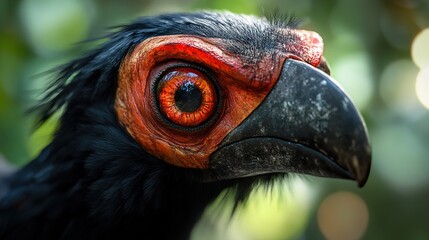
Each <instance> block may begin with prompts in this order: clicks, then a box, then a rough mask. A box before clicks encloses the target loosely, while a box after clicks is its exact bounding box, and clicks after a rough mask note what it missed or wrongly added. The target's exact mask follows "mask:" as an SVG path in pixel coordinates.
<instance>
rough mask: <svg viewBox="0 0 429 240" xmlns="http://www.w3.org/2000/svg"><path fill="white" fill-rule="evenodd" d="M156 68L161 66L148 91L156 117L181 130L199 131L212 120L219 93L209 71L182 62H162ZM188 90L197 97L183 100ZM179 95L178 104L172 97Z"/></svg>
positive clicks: (215, 111)
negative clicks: (180, 100) (182, 102)
mask: <svg viewBox="0 0 429 240" xmlns="http://www.w3.org/2000/svg"><path fill="white" fill-rule="evenodd" d="M158 69H161V70H159V71H158V73H157V74H155V77H154V78H153V79H154V80H153V81H152V84H151V92H152V105H153V108H154V109H155V113H156V116H157V117H158V119H159V120H161V121H162V122H163V123H164V124H166V125H167V126H169V127H171V128H174V129H176V130H180V131H185V132H196V131H201V130H202V129H206V128H207V127H208V126H209V125H211V124H212V123H213V122H214V121H216V119H217V117H218V115H219V113H220V110H221V108H222V107H221V105H222V104H221V103H222V96H221V95H220V94H219V87H218V85H217V82H216V81H214V79H215V78H214V74H213V73H212V72H211V71H209V70H207V69H205V68H203V67H201V66H199V65H196V64H191V63H184V62H173V63H171V62H170V63H166V64H164V65H162V66H161V67H159V68H158ZM186 74H188V75H186ZM185 75H186V76H185ZM163 90H164V91H163ZM178 92H179V94H178ZM189 94H190V95H192V96H193V97H194V98H195V96H197V98H198V95H199V96H200V101H195V100H191V103H189V101H188V102H187V100H186V99H188V100H189V96H188V95H189ZM181 95H182V96H181ZM183 96H184V98H185V101H184V102H185V103H184V104H182V105H180V104H178V103H177V102H176V101H177V100H178V98H179V99H180V98H181V97H182V98H183ZM178 105H180V106H178Z"/></svg>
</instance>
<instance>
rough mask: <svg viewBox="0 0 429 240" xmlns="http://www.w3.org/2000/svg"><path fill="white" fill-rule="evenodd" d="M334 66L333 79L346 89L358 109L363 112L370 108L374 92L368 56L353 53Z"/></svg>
mask: <svg viewBox="0 0 429 240" xmlns="http://www.w3.org/2000/svg"><path fill="white" fill-rule="evenodd" d="M332 65H333V66H332V69H333V70H332V76H333V78H334V79H336V80H337V81H338V82H339V83H340V85H341V86H342V87H343V88H344V89H345V91H346V93H347V94H349V96H350V98H351V99H352V100H353V103H354V104H355V105H356V106H357V108H358V109H360V110H362V109H363V108H365V107H366V106H368V103H369V102H370V100H371V98H372V95H373V92H374V86H373V82H372V77H371V73H370V67H369V58H368V56H367V55H366V54H364V53H353V54H349V55H346V56H344V57H341V58H340V59H339V60H338V61H337V62H335V63H334V64H332ZM351 73H353V74H351Z"/></svg>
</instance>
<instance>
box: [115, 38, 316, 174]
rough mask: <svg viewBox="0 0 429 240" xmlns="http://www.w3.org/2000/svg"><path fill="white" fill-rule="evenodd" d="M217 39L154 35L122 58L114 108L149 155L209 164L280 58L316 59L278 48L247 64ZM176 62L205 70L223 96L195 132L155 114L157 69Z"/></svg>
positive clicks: (267, 86) (257, 99) (271, 81)
mask: <svg viewBox="0 0 429 240" xmlns="http://www.w3.org/2000/svg"><path fill="white" fill-rule="evenodd" d="M303 39H304V40H305V38H303ZM222 43H223V42H222V39H214V38H203V37H195V36H187V35H175V36H171V35H170V36H160V37H153V38H149V39H147V40H145V41H143V42H142V43H140V44H139V45H138V46H136V48H135V49H134V50H133V51H132V52H131V53H130V54H129V55H127V56H126V57H125V59H124V60H123V62H122V64H121V67H120V69H119V75H118V76H119V77H118V78H119V79H118V90H117V93H116V101H115V109H116V112H117V115H118V118H119V121H120V122H121V123H122V124H123V126H124V127H125V128H126V129H127V131H128V132H129V134H130V135H131V136H132V137H133V138H134V139H135V140H136V141H137V142H138V143H139V144H140V145H141V147H142V148H144V149H145V150H146V151H147V152H149V153H150V154H152V155H153V156H155V157H157V158H159V159H161V160H164V161H165V162H167V163H170V164H172V165H175V166H180V167H185V168H200V169H205V168H208V166H209V157H210V155H211V154H212V153H213V152H214V151H216V150H217V147H218V145H219V144H220V142H222V140H223V139H224V138H225V136H226V135H227V134H228V133H229V132H231V131H232V130H233V129H234V128H236V127H237V126H238V125H239V124H240V123H241V122H242V121H243V120H244V119H245V118H246V117H247V116H248V115H249V114H250V113H251V112H252V111H253V110H254V109H255V108H256V107H257V106H258V105H259V104H260V103H261V102H262V101H263V100H264V98H265V97H266V95H267V94H268V93H269V91H270V90H271V89H272V87H273V86H274V85H275V83H276V81H277V79H278V77H279V75H280V72H281V67H282V64H283V62H284V60H285V59H287V58H295V59H304V58H305V59H307V58H308V59H309V60H311V61H312V62H311V64H312V65H313V64H316V62H317V61H316V60H312V58H311V57H308V56H304V57H302V56H296V55H295V54H290V52H287V51H285V52H283V51H281V53H279V54H278V55H275V56H272V55H266V56H264V57H262V58H261V59H259V60H258V61H254V62H253V63H247V62H245V61H244V60H243V59H241V58H240V57H238V56H235V55H233V54H232V53H229V52H228V51H226V50H225V49H222V48H221V47H219V46H223V44H222ZM320 57H321V55H320V56H319V61H320ZM177 62H185V63H192V64H196V65H198V66H202V67H203V68H206V69H210V71H211V72H213V78H214V80H215V81H216V84H217V86H218V87H219V93H220V95H221V96H219V97H220V98H221V99H222V101H221V102H220V103H219V104H221V110H220V113H219V114H218V116H217V117H216V118H217V119H215V120H214V121H213V123H212V124H209V125H208V126H205V127H203V128H201V129H198V130H196V131H186V130H181V129H177V128H174V127H171V125H169V124H166V123H165V122H164V121H162V120H161V119H160V117H159V114H157V110H156V106H155V103H154V99H155V96H153V95H154V93H153V91H152V90H151V89H152V84H154V82H155V81H156V78H157V74H158V73H159V72H160V71H162V69H165V68H166V67H168V66H170V65H174V64H175V63H177ZM313 66H314V65H313Z"/></svg>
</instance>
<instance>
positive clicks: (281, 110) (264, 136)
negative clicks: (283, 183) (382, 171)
mask: <svg viewBox="0 0 429 240" xmlns="http://www.w3.org/2000/svg"><path fill="white" fill-rule="evenodd" d="M370 165H371V147H370V145H369V139H368V133H367V130H366V127H365V123H364V122H363V120H362V117H361V116H360V114H359V112H358V111H357V110H356V108H355V107H354V105H353V104H352V102H351V101H350V98H349V97H348V96H347V95H346V94H345V93H344V92H343V91H342V89H341V87H339V86H338V84H337V83H336V82H335V80H333V79H332V78H331V77H330V76H328V75H327V74H326V73H324V72H322V71H321V70H319V69H316V68H314V67H312V66H310V65H308V64H306V63H304V62H300V61H296V60H291V59H289V60H287V61H286V62H285V63H284V66H283V69H282V73H281V75H280V77H279V79H278V82H277V84H276V85H275V86H274V88H273V89H272V91H271V92H270V93H269V94H268V96H267V97H266V98H265V99H264V101H263V102H262V103H261V104H260V105H259V106H258V108H257V109H256V110H255V111H254V112H252V113H251V114H250V115H249V116H248V117H247V118H246V119H245V120H244V121H243V122H242V123H241V124H240V125H239V126H238V127H237V128H236V129H234V130H233V131H232V132H231V133H229V134H228V135H227V136H226V137H225V139H224V140H223V141H222V143H221V144H220V146H219V148H218V150H217V151H216V152H214V153H213V154H212V155H211V158H210V168H211V169H212V170H213V171H214V172H215V174H216V176H217V178H218V179H233V178H240V177H247V176H255V175H262V174H268V173H278V172H285V173H302V174H310V175H315V176H322V177H335V178H345V179H354V180H356V181H357V183H358V185H359V186H363V185H364V184H365V182H366V180H367V178H368V175H369V170H370Z"/></svg>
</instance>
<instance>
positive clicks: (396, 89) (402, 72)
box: [380, 59, 419, 114]
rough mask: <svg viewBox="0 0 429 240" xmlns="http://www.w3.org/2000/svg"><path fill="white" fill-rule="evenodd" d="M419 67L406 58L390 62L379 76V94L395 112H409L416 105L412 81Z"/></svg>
mask: <svg viewBox="0 0 429 240" xmlns="http://www.w3.org/2000/svg"><path fill="white" fill-rule="evenodd" d="M418 72H419V69H418V68H417V67H416V66H415V65H414V63H413V62H411V61H410V60H408V59H404V60H398V61H395V62H392V63H390V64H389V65H388V66H387V67H386V68H385V69H384V71H383V73H382V75H381V78H380V95H381V98H382V99H383V100H384V102H385V104H386V105H387V106H388V107H389V108H390V109H392V110H394V111H396V112H397V113H404V114H409V113H410V111H411V112H412V111H413V110H414V106H416V105H417V106H418V105H419V104H418V100H417V97H416V93H415V89H414V82H415V79H416V76H417V73H418Z"/></svg>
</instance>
